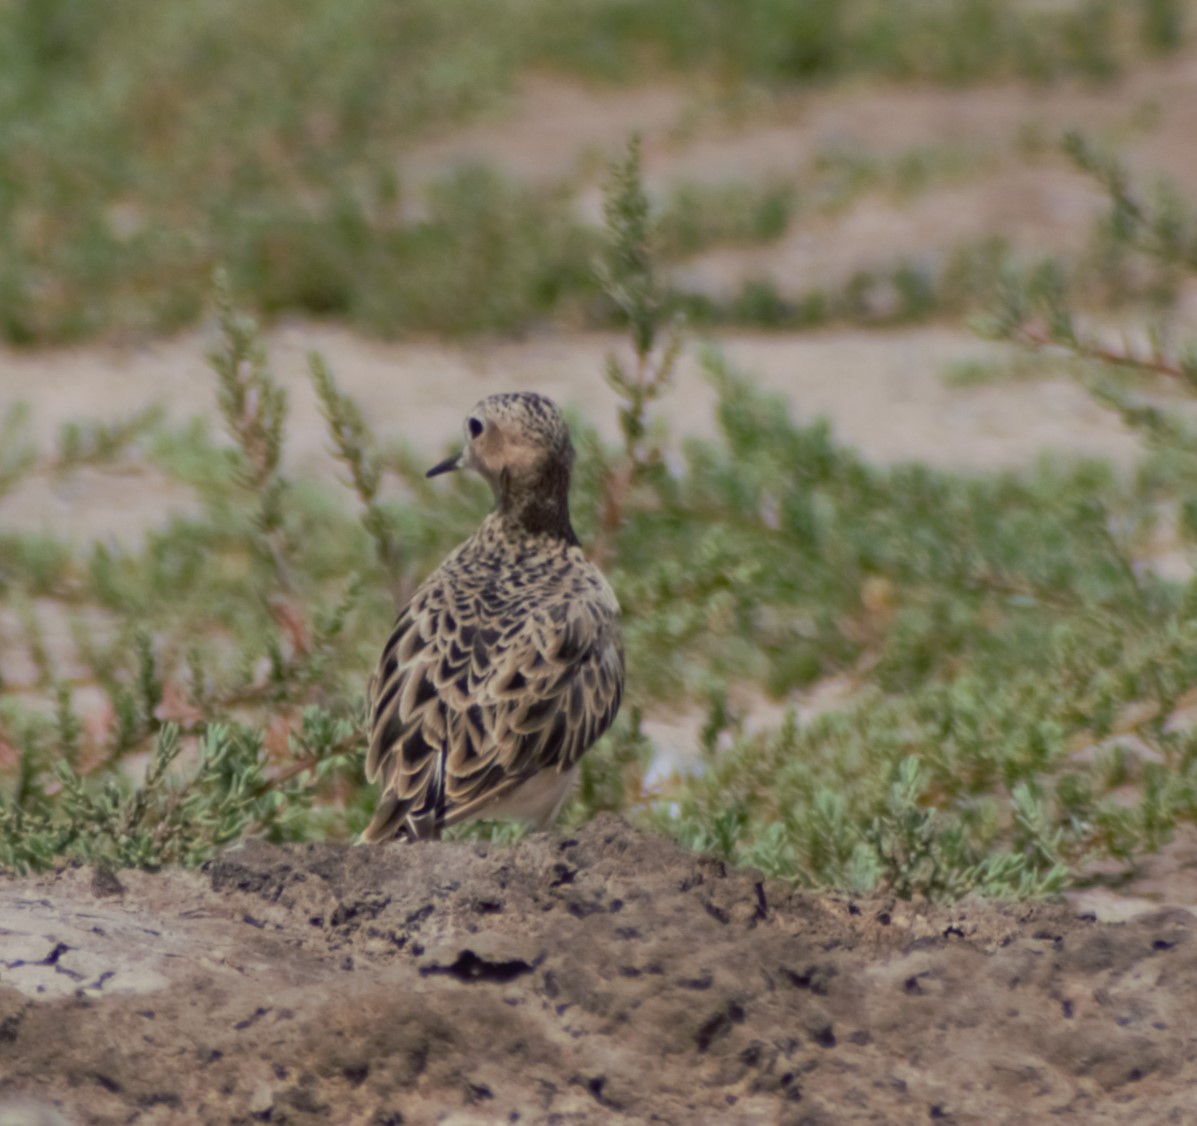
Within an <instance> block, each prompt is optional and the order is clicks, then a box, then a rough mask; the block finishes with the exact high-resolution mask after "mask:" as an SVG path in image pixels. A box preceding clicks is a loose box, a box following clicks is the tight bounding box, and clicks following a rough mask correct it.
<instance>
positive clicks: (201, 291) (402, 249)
mask: <svg viewBox="0 0 1197 1126" xmlns="http://www.w3.org/2000/svg"><path fill="white" fill-rule="evenodd" d="M1124 9H1125V10H1124ZM1182 9H1183V5H1182V4H1181V3H1180V0H1141V2H1140V3H1139V4H1138V5H1122V6H1119V5H1115V4H1112V3H1111V2H1110V0H1069V2H1066V3H1063V4H1052V5H1042V4H1037V3H1031V2H1029V0H1022V2H1019V3H1008V2H1006V0H967V2H959V3H950V4H944V3H942V2H941V0H908V2H907V3H904V4H902V5H894V4H892V3H890V2H888V0H803V2H801V3H792V2H789V0H767V2H762V0H758V2H757V3H754V4H752V5H751V6H750V7H749V8H747V9H745V7H744V5H743V4H740V3H736V2H734V0H658V2H655V3H652V4H642V3H639V2H634V0H598V2H595V0H585V2H582V0H519V2H518V3H517V2H515V0H507V2H491V0H450V2H445V0H405V2H404V3H402V4H394V3H389V2H387V0H344V2H343V3H339V4H337V5H334V6H331V7H330V6H329V5H328V4H326V3H323V2H320V0H261V2H259V3H255V4H253V5H251V6H246V5H243V4H239V3H236V2H235V0H211V2H207V3H203V4H195V3H192V2H191V0H162V2H160V3H157V4H154V5H151V6H146V5H144V4H140V3H134V2H133V0H111V2H109V3H107V4H105V5H104V12H103V17H102V18H101V17H100V16H98V15H97V9H96V8H95V6H89V5H86V4H83V3H80V2H78V0H14V2H11V3H8V4H5V5H2V6H0V337H2V338H3V339H5V340H8V341H11V342H15V343H30V342H37V341H46V340H55V341H59V340H69V339H77V338H80V337H86V336H89V335H92V334H94V333H96V332H100V331H103V330H105V329H108V328H110V327H118V328H125V329H132V330H135V331H136V330H145V329H171V328H176V327H178V326H180V325H185V324H189V323H193V322H194V321H195V320H196V319H197V318H198V317H199V316H200V314H201V313H202V310H203V308H204V304H205V300H206V295H207V287H208V281H209V278H210V275H211V269H212V266H213V264H214V263H224V264H225V265H226V266H227V267H228V269H229V272H230V277H231V279H232V282H233V284H234V285H235V286H236V288H237V290H238V292H242V293H248V294H252V295H253V301H254V303H255V306H256V308H257V309H258V310H259V311H260V312H263V313H267V314H270V313H275V312H280V311H290V310H303V311H307V312H310V313H315V314H318V315H337V316H341V317H345V318H349V319H351V320H353V321H355V322H356V323H357V324H359V325H363V326H366V327H367V328H369V329H371V330H372V331H376V332H383V333H394V332H399V331H406V330H411V329H425V330H429V329H431V330H434V331H450V332H453V331H456V332H462V331H477V330H494V329H498V330H501V331H507V330H513V329H518V328H521V327H523V326H526V325H527V324H529V323H533V322H535V321H536V320H537V319H538V318H540V317H542V316H543V315H544V314H545V313H546V312H548V311H564V312H566V313H573V314H575V315H579V316H587V315H589V316H595V314H594V313H593V312H592V311H591V310H592V307H593V304H594V301H593V299H594V296H595V290H594V284H593V278H592V276H591V273H590V270H589V264H590V261H591V258H592V256H593V252H594V249H595V246H596V244H597V238H596V233H595V232H594V231H592V230H590V229H589V228H587V227H585V226H584V225H582V224H580V223H579V222H578V221H577V220H576V219H575V218H574V216H573V212H572V210H571V207H570V203H571V200H570V196H571V193H572V190H573V187H572V186H571V185H569V184H563V185H560V186H557V187H546V188H531V187H528V186H524V185H517V184H513V183H510V182H508V181H506V180H505V179H504V178H502V177H501V176H499V175H497V174H496V173H495V172H494V171H492V170H488V169H485V168H477V167H473V168H469V167H467V168H462V169H460V170H458V171H455V172H452V173H451V174H449V175H447V176H446V177H444V178H442V179H441V180H439V181H438V182H434V183H433V184H431V185H424V184H423V183H422V181H421V180H420V178H419V177H417V176H416V175H415V174H414V173H413V172H412V171H411V170H410V169H409V168H407V167H405V166H404V161H403V156H404V154H405V153H407V152H408V151H409V150H410V148H411V146H412V145H413V144H414V143H417V142H419V141H420V140H422V139H423V138H425V137H427V136H429V135H430V134H431V133H433V132H434V131H436V130H443V129H444V128H445V127H447V126H450V125H453V124H456V123H458V122H461V121H466V120H473V119H477V118H479V117H481V116H483V115H485V114H488V113H493V112H494V108H495V106H496V104H501V103H502V102H503V99H504V98H505V97H506V96H507V95H508V94H509V92H510V90H511V89H512V87H513V86H514V85H515V84H516V82H517V81H518V80H519V79H520V77H521V76H523V75H525V74H528V73H530V72H544V71H546V70H548V71H551V72H555V73H565V74H572V75H577V76H582V77H598V78H600V79H603V80H607V81H616V82H620V83H626V82H628V81H629V80H648V81H659V80H660V79H661V78H662V76H663V75H664V76H665V77H667V78H668V77H673V76H676V77H679V78H683V79H690V78H693V79H696V80H698V82H700V83H703V82H705V83H706V84H708V85H709V84H710V80H712V79H713V80H715V82H716V83H717V84H718V85H720V86H723V87H726V88H734V87H737V86H738V87H752V86H758V87H759V86H762V85H763V86H766V87H768V88H785V87H790V86H802V85H805V84H809V83H811V82H816V81H818V82H827V81H833V80H837V79H840V78H845V77H849V76H853V75H861V74H863V75H875V76H880V77H883V78H887V79H910V80H930V81H940V82H949V83H965V82H975V81H980V80H993V79H1005V78H1009V77H1015V76H1023V77H1028V78H1031V79H1033V80H1047V79H1051V78H1054V77H1056V76H1060V75H1065V74H1080V75H1083V76H1085V77H1088V78H1091V79H1094V80H1101V79H1105V78H1108V77H1110V76H1112V75H1113V74H1115V73H1116V72H1117V71H1118V69H1119V68H1120V66H1121V65H1122V63H1123V62H1124V60H1125V59H1126V58H1127V57H1128V56H1129V55H1130V54H1131V52H1132V51H1133V50H1134V44H1136V43H1142V44H1143V46H1144V48H1145V49H1146V50H1148V51H1150V52H1153V53H1154V52H1159V51H1168V50H1173V49H1175V48H1176V47H1178V46H1179V45H1180V44H1181V43H1182V42H1183V32H1184V29H1183V20H1182V16H1183V14H1184V12H1183V10H1182ZM917 175H918V173H917V170H916V172H915V177H916V178H917ZM737 194H741V193H740V190H739V189H737ZM750 194H751V193H750ZM679 204H680V207H679V210H680V211H681V212H683V213H684V212H687V211H689V212H692V214H691V215H690V217H689V219H687V220H685V221H681V222H678V223H671V224H670V225H669V230H670V236H669V244H668V246H667V248H666V249H667V250H670V249H671V248H672V247H674V246H676V247H678V248H679V250H683V249H684V248H686V247H690V248H693V247H694V246H695V242H696V239H698V238H699V237H708V238H709V237H719V238H730V239H733V240H740V239H743V238H753V239H762V238H769V237H772V236H773V233H774V232H779V231H780V230H781V229H782V228H783V227H784V225H785V223H786V219H787V211H788V210H789V208H790V206H791V200H790V198H789V193H788V192H786V190H785V189H784V188H781V189H777V190H773V189H769V191H767V192H766V193H765V195H764V196H763V197H761V198H759V199H753V198H750V199H748V200H746V201H745V203H744V206H745V207H746V209H747V213H746V214H745V216H744V217H743V218H742V220H741V221H739V222H737V223H734V224H730V225H729V226H728V227H723V225H722V224H721V223H720V222H719V221H718V220H717V218H715V219H713V217H712V215H711V210H710V207H709V206H708V204H707V203H696V202H695V201H694V200H690V201H679ZM738 206H739V204H737V207H738ZM703 228H706V229H707V232H708V233H707V234H705V235H704V234H703ZM712 228H713V230H712ZM601 315H602V313H601V312H600V313H599V314H597V318H601ZM597 318H596V319H597Z"/></svg>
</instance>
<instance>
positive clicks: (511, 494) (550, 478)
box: [495, 467, 578, 544]
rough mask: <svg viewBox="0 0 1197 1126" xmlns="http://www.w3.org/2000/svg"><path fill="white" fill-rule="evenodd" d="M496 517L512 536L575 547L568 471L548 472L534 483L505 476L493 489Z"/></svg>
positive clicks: (551, 469) (560, 469)
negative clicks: (570, 513) (546, 540)
mask: <svg viewBox="0 0 1197 1126" xmlns="http://www.w3.org/2000/svg"><path fill="white" fill-rule="evenodd" d="M495 501H496V504H495V514H496V515H497V516H498V518H499V520H500V521H501V522H502V523H503V525H504V527H505V528H506V530H507V531H508V532H510V533H512V534H514V535H517V536H518V535H528V536H548V537H549V538H551V539H558V540H564V541H565V542H566V543H569V544H576V543H577V542H578V537H577V536H576V535H575V534H574V529H573V525H572V524H571V523H570V519H569V471H568V470H567V469H563V468H560V467H557V468H550V469H547V470H546V471H545V472H544V473H543V474H541V476H540V477H538V478H536V479H534V480H528V479H526V478H525V479H520V480H512V478H511V477H510V476H509V475H508V474H506V473H504V474H503V475H502V476H501V477H500V478H499V480H498V482H497V483H496V485H495Z"/></svg>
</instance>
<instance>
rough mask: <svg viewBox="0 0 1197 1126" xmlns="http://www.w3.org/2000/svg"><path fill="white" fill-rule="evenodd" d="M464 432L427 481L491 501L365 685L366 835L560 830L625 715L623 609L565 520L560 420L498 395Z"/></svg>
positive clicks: (527, 400)
mask: <svg viewBox="0 0 1197 1126" xmlns="http://www.w3.org/2000/svg"><path fill="white" fill-rule="evenodd" d="M463 431H464V435H465V448H464V449H463V450H462V452H461V453H459V454H455V455H453V456H452V457H450V458H448V459H446V460H445V461H442V462H441V463H440V464H439V465H436V466H434V467H433V468H432V469H430V470H429V471H428V474H427V475H428V476H429V477H435V476H437V475H438V474H441V473H448V472H449V471H451V470H455V469H472V470H474V471H475V472H477V473H480V474H481V475H482V476H483V478H484V479H485V480H486V481H487V483H488V484H489V485H490V487H491V489H492V491H493V492H494V497H495V507H494V510H493V511H492V512H491V513H490V514H489V515H488V516H487V517H486V518H485V519H484V520H483V521H482V525H481V527H480V528H479V529H478V530H477V531H476V532H475V533H474V534H473V535H472V536H471V537H470V538H469V539H468V540H466V541H465V543H463V544H461V545H460V546H459V547H458V548H457V549H456V550H455V551H453V552H452V553H451V554H450V555H449V556H448V557H447V558H446V559H445V561H444V562H443V563H441V565H440V566H439V567H438V568H437V569H436V570H435V571H434V572H433V573H432V574H431V575H429V577H428V578H427V579H425V580H424V582H423V583H422V584H421V585H420V587H419V588H418V589H417V590H416V592H415V594H414V595H413V596H412V599H411V601H410V602H409V603H408V604H407V605H406V606H405V607H404V608H403V609H402V610H401V611H400V613H399V617H398V620H397V621H396V623H395V628H394V630H393V631H392V632H391V636H390V639H389V640H388V641H387V643H386V647H385V648H384V649H383V653H382V657H381V659H380V661H379V664H378V670H377V672H376V673H375V674H374V676H373V678H372V679H371V681H370V690H369V694H368V699H369V707H370V747H369V750H368V752H367V754H366V778H367V780H368V781H370V782H378V784H379V786H380V787H381V794H380V796H379V803H378V809H377V811H376V812H375V814H374V819H373V820H372V821H371V822H370V825H369V826H368V828H367V829H366V831H365V833H364V834H363V840H366V841H383V840H389V839H391V838H394V837H403V838H406V839H409V840H426V839H436V838H438V837H439V836H440V834H441V830H442V829H443V828H445V827H447V826H449V825H454V824H457V823H458V822H460V821H466V820H470V819H472V818H476V817H487V818H512V819H518V820H521V821H524V822H526V823H528V824H530V825H532V826H534V827H537V828H543V827H545V826H547V825H549V824H551V823H552V822H553V820H554V819H555V818H556V816H557V814H558V813H559V812H560V810H561V807H562V805H564V804H565V801H566V799H567V798H568V797H569V794H570V791H571V790H572V788H573V785H574V783H575V781H576V779H577V773H578V760H579V759H581V757H582V755H583V754H585V753H586V751H587V750H588V749H589V748H590V746H591V745H592V744H593V743H594V742H595V740H596V739H598V738H599V736H600V735H602V734H603V732H604V731H606V730H607V728H608V727H610V726H611V723H612V721H613V720H614V719H615V713H616V712H617V711H618V710H619V702H620V697H621V695H622V692H623V676H624V657H623V643H622V640H621V637H620V629H619V603H618V602H617V601H616V598H615V593H614V592H613V591H612V589H611V587H610V585H609V584H608V582H607V580H606V579H605V578H604V577H603V575H602V572H601V571H599V569H598V568H597V567H596V566H595V565H594V564H593V563H591V562H589V560H587V558H586V557H585V555H583V553H582V549H581V547H580V546H579V543H578V537H577V536H576V535H575V534H574V530H573V526H572V525H571V524H570V519H569V477H570V468H571V466H572V464H573V459H574V450H573V445H572V443H571V442H570V438H569V428H568V426H567V425H566V423H565V419H564V418H562V416H561V412H560V411H559V410H558V409H557V407H556V405H555V404H554V403H553V402H552V401H551V400H550V399H547V398H545V397H544V396H543V395H536V394H532V393H530V392H519V393H512V394H502V395H491V396H489V397H488V398H485V399H483V400H482V401H481V402H480V403H478V405H477V406H475V407H474V409H473V410H472V411H470V413H469V415H467V417H466V419H465V423H464V426H463Z"/></svg>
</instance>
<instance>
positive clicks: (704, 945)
mask: <svg viewBox="0 0 1197 1126" xmlns="http://www.w3.org/2000/svg"><path fill="white" fill-rule="evenodd" d="M1195 925H1197V924H1195V920H1194V918H1193V916H1192V915H1191V914H1189V913H1188V912H1184V911H1175V910H1172V911H1158V912H1154V913H1152V914H1148V915H1143V916H1140V917H1138V918H1137V919H1135V920H1134V921H1132V922H1129V923H1120V924H1104V923H1098V922H1095V921H1094V920H1093V919H1092V917H1091V916H1084V915H1078V914H1077V913H1076V912H1075V911H1074V910H1072V909H1069V908H1067V907H1061V906H1049V905H1035V904H1030V905H1018V906H1001V905H995V904H991V903H990V904H986V903H971V902H966V903H962V904H959V905H957V906H954V907H952V908H949V909H939V908H931V907H928V906H927V905H925V904H898V903H894V902H890V901H886V900H882V899H869V900H860V901H854V900H852V899H848V898H839V897H817V896H813V895H810V894H807V893H803V892H796V891H794V890H793V889H792V888H790V887H788V886H784V885H780V884H774V883H770V882H766V881H763V880H762V879H761V878H760V877H759V875H757V874H755V873H753V872H751V871H746V870H729V869H727V868H725V866H724V865H722V864H721V863H719V862H717V861H712V860H708V859H705V858H702V857H699V856H695V855H694V854H692V853H688V852H685V851H682V850H680V849H678V848H676V847H674V846H672V845H670V844H668V843H666V842H663V841H660V840H657V839H653V838H649V837H644V836H641V835H639V834H637V833H635V832H633V831H631V830H629V829H628V828H627V827H626V826H625V825H624V824H623V823H622V822H620V821H619V820H618V819H616V818H613V817H609V816H604V817H601V818H599V819H597V820H596V821H594V822H592V823H591V824H590V825H588V826H586V827H585V828H584V829H582V830H581V831H580V832H579V833H578V835H577V837H576V838H573V839H568V840H561V839H559V838H556V837H552V836H546V835H539V836H536V837H531V838H527V839H525V840H524V841H522V842H521V843H519V844H518V845H515V846H513V847H510V848H494V847H489V846H488V847H478V846H474V845H469V844H464V843H463V844H450V845H431V846H429V845H424V846H412V847H407V846H402V845H400V846H392V847H390V848H385V849H378V848H357V849H354V848H346V847H345V846H333V845H326V846H302V847H293V848H286V849H282V848H276V847H271V846H266V845H262V844H254V845H250V846H248V847H246V848H245V849H243V850H240V851H235V852H231V853H229V854H227V855H226V856H225V857H223V858H222V859H220V860H218V861H215V862H213V863H211V864H209V865H208V866H207V867H206V868H205V869H204V871H203V872H202V873H192V872H181V871H172V872H167V873H163V874H160V875H149V874H146V873H136V872H130V873H122V874H120V876H119V878H117V877H115V876H113V875H111V874H106V873H103V872H95V871H91V870H87V869H72V870H67V871H64V872H61V873H58V874H55V875H52V876H47V877H42V878H38V879H33V880H20V881H0V927H2V928H3V930H2V931H0V933H2V934H3V936H4V942H3V947H2V949H0V1100H4V1099H8V1100H11V1102H12V1103H13V1104H17V1100H20V1104H17V1105H21V1104H23V1106H24V1110H23V1111H22V1113H24V1114H25V1115H26V1116H27V1117H25V1118H19V1117H17V1118H9V1119H3V1118H0V1121H8V1122H11V1121H17V1122H22V1123H33V1122H38V1123H43V1124H44V1123H49V1122H52V1121H62V1120H65V1121H67V1122H86V1123H97V1124H108V1123H113V1124H115V1123H124V1122H138V1123H174V1122H183V1121H186V1122H196V1123H247V1124H248V1123H251V1122H254V1121H259V1122H271V1123H372V1124H375V1126H381V1124H383V1123H400V1122H401V1123H405V1124H410V1126H418V1124H423V1123H434V1122H438V1123H454V1124H457V1123H462V1124H464V1123H494V1122H513V1123H514V1122H520V1123H560V1124H572V1123H599V1122H658V1123H679V1124H681V1123H691V1122H729V1123H786V1124H791V1123H792V1124H794V1126H797V1124H799V1123H803V1124H812V1126H813V1124H820V1123H826V1124H828V1126H830V1124H832V1123H854V1122H884V1123H907V1122H923V1121H928V1120H931V1121H945V1122H953V1123H957V1124H960V1126H964V1124H975V1126H983V1124H984V1126H988V1124H991V1123H1027V1122H1047V1121H1051V1122H1066V1123H1067V1122H1077V1123H1081V1122H1083V1123H1124V1122H1131V1121H1133V1122H1136V1123H1145V1124H1149V1123H1164V1122H1183V1121H1187V1120H1189V1119H1190V1117H1191V1113H1192V1111H1193V1109H1194V1107H1195V1106H1197V1062H1195V1060H1197V1056H1195V1055H1194V1053H1193V1051H1192V1037H1193V1019H1192V1013H1191V1006H1190V1005H1189V1001H1188V998H1189V997H1190V996H1191V992H1192V989H1193V988H1194V986H1195V985H1197V942H1195V941H1194V937H1195V934H1194V931H1195ZM3 1106H4V1103H3V1102H0V1108H2V1107H3ZM3 1113H5V1112H4V1111H3V1110H2V1109H0V1115H2V1114H3ZM14 1113H15V1112H14ZM51 1113H53V1114H57V1115H62V1116H63V1118H60V1119H53V1118H50V1117H40V1118H39V1117H35V1115H38V1114H40V1115H49V1114H51Z"/></svg>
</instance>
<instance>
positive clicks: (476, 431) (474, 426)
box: [467, 418, 482, 438]
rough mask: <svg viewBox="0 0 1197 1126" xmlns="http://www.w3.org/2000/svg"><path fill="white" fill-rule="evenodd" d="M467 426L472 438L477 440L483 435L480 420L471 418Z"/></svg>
mask: <svg viewBox="0 0 1197 1126" xmlns="http://www.w3.org/2000/svg"><path fill="white" fill-rule="evenodd" d="M467 425H468V426H469V428H470V437H471V438H477V437H478V436H479V435H480V434H481V433H482V422H481V420H480V419H477V418H471V419H470V421H469V422H468V423H467Z"/></svg>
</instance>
